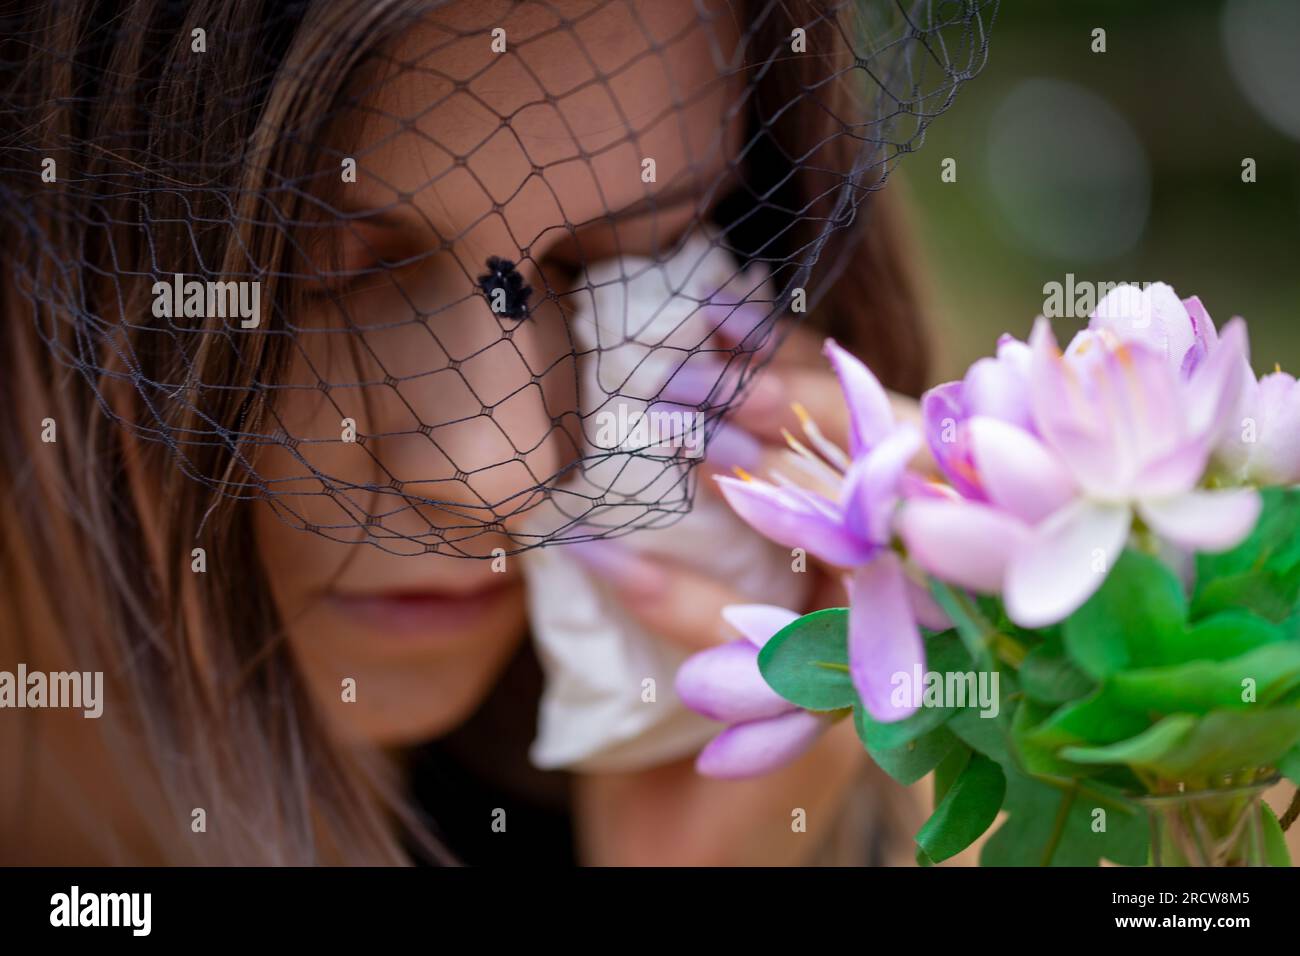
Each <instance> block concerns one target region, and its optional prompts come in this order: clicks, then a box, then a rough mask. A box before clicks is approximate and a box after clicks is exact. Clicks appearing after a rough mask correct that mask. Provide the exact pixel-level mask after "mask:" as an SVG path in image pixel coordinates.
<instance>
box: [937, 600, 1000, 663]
mask: <svg viewBox="0 0 1300 956" xmlns="http://www.w3.org/2000/svg"><path fill="white" fill-rule="evenodd" d="M930 593H931V594H933V595H934V599H935V601H936V602H937V603H938V604H939V607H940V608H941V609H942V610H943V612H944V613H945V614H947V615H948V618H949V620H951V621H952V623H953V625H954V626H955V627H956V629H957V634H958V635H959V636H960V637H961V641H962V644H964V645H965V647H966V651H967V653H968V654H970V657H971V659H972V660H973V661H977V662H979V663H980V666H982V667H988V666H990V660H989V658H990V654H989V641H990V640H991V639H992V638H993V636H994V634H996V633H997V632H996V631H995V630H994V628H993V625H992V624H990V623H989V622H988V621H987V620H986V619H985V618H984V615H983V612H982V611H981V610H980V609H979V607H978V606H975V605H973V604H971V603H970V602H969V601H968V600H967V599H966V597H965V595H963V594H962V593H961V592H958V591H955V590H953V589H952V588H950V587H948V586H947V585H946V584H943V583H942V582H940V581H937V580H931V582H930ZM934 669H935V670H938V668H934Z"/></svg>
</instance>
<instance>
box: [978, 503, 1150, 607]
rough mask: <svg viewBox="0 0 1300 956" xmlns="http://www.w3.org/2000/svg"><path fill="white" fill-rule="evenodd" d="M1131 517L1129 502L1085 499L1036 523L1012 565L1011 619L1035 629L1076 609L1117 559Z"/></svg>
mask: <svg viewBox="0 0 1300 956" xmlns="http://www.w3.org/2000/svg"><path fill="white" fill-rule="evenodd" d="M1132 519H1133V516H1132V512H1131V511H1130V509H1129V507H1128V505H1126V504H1112V503H1102V502H1096V501H1089V500H1087V499H1080V500H1078V501H1076V502H1074V503H1073V504H1070V505H1067V506H1066V507H1064V508H1062V509H1061V510H1060V511H1058V512H1057V513H1056V514H1054V515H1052V516H1051V517H1050V518H1048V519H1047V520H1046V521H1044V522H1043V523H1042V524H1040V525H1038V526H1037V527H1036V528H1034V529H1033V531H1032V532H1030V535H1029V538H1028V540H1027V541H1025V542H1024V544H1023V545H1022V546H1021V547H1019V548H1017V549H1016V552H1015V554H1014V555H1013V556H1012V558H1011V561H1010V563H1009V564H1008V566H1007V578H1006V590H1005V592H1004V595H1003V599H1004V601H1005V603H1006V608H1007V614H1008V616H1009V617H1010V618H1011V620H1013V621H1015V622H1016V623H1017V624H1019V625H1020V626H1021V627H1027V628H1036V627H1045V626H1047V625H1049V624H1055V623H1057V622H1058V621H1061V620H1064V619H1065V618H1067V617H1069V616H1070V615H1071V614H1072V613H1074V611H1075V610H1077V609H1078V608H1079V606H1080V605H1082V604H1083V603H1084V602H1085V601H1087V600H1088V598H1090V597H1091V596H1092V595H1093V593H1094V592H1095V591H1096V590H1097V588H1099V587H1101V583H1102V582H1103V581H1104V580H1105V579H1106V575H1107V574H1108V573H1109V572H1110V569H1111V567H1112V566H1113V565H1114V563H1115V561H1116V560H1118V558H1119V555H1120V552H1121V551H1122V550H1123V548H1124V543H1125V541H1126V540H1127V539H1128V532H1129V528H1130V526H1131V525H1132Z"/></svg>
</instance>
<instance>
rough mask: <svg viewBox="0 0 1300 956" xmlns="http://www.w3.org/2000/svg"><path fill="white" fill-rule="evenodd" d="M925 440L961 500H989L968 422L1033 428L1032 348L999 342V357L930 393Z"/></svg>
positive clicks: (924, 407) (925, 400)
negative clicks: (977, 419)
mask: <svg viewBox="0 0 1300 956" xmlns="http://www.w3.org/2000/svg"><path fill="white" fill-rule="evenodd" d="M921 415H922V418H923V420H924V424H925V436H926V440H927V442H928V444H929V446H930V452H931V454H933V455H934V460H935V461H936V462H938V464H939V468H940V470H941V471H942V472H943V474H944V477H946V478H947V479H948V481H950V482H951V483H952V486H953V487H954V488H955V489H957V491H959V492H960V493H961V494H962V495H964V496H965V497H967V498H970V499H973V500H975V501H984V500H986V497H985V494H984V491H983V489H982V488H981V487H980V484H979V475H978V473H977V471H976V469H975V466H974V463H973V462H972V461H971V449H970V433H969V427H968V425H969V422H970V420H971V418H973V417H975V416H983V417H988V418H995V419H998V420H999V421H1005V422H1010V423H1011V424H1013V425H1018V426H1020V427H1021V428H1025V429H1032V427H1033V423H1032V416H1031V415H1030V411H1029V346H1027V345H1026V344H1025V343H1024V342H1021V341H1020V340H1019V339H1016V338H1015V337H1013V336H1010V335H1004V336H1002V338H1001V339H1000V340H999V341H998V354H997V358H982V359H979V360H978V361H977V362H975V364H974V365H972V366H971V367H970V369H969V370H967V372H966V377H965V378H963V379H962V380H961V381H960V382H949V383H947V384H946V385H940V386H938V387H936V388H932V389H931V390H930V391H928V392H926V393H925V395H924V396H922V399H921Z"/></svg>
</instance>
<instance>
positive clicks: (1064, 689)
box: [1019, 640, 1097, 704]
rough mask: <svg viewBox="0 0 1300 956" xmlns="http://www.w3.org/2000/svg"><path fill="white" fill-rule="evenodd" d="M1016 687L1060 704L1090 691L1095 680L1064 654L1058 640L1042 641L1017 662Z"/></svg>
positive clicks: (1039, 697)
mask: <svg viewBox="0 0 1300 956" xmlns="http://www.w3.org/2000/svg"><path fill="white" fill-rule="evenodd" d="M1019 674H1020V687H1021V689H1022V690H1023V691H1024V692H1025V695H1026V696H1027V697H1030V698H1032V699H1034V700H1036V701H1039V702H1041V703H1044V704H1064V703H1066V702H1068V701H1071V700H1075V699H1076V698H1079V697H1082V696H1083V695H1085V694H1087V693H1089V692H1091V691H1092V689H1093V688H1094V687H1096V686H1097V682H1096V681H1094V680H1093V679H1092V678H1091V677H1089V676H1088V675H1087V674H1086V673H1085V672H1083V671H1082V670H1080V669H1079V668H1078V667H1076V666H1075V665H1074V663H1073V662H1072V661H1071V660H1070V659H1069V658H1068V657H1066V656H1065V648H1064V647H1062V645H1061V642H1060V641H1059V640H1058V641H1044V642H1043V643H1042V644H1040V645H1039V646H1038V647H1035V648H1034V649H1033V650H1031V651H1030V652H1029V654H1028V655H1027V656H1026V657H1025V660H1024V663H1022V664H1021V665H1020V671H1019Z"/></svg>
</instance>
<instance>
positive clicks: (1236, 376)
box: [1185, 319, 1253, 446]
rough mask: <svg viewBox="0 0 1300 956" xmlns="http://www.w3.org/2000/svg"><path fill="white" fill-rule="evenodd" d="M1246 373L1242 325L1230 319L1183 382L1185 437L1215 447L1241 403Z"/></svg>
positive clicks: (1246, 347) (1246, 345) (1247, 362)
mask: <svg viewBox="0 0 1300 956" xmlns="http://www.w3.org/2000/svg"><path fill="white" fill-rule="evenodd" d="M1252 374H1253V373H1252V372H1251V370H1250V342H1249V340H1248V338H1247V335H1246V323H1245V322H1243V321H1242V320H1241V319H1233V320H1232V321H1231V322H1229V323H1228V324H1227V325H1225V326H1224V327H1223V332H1222V333H1221V335H1220V337H1219V344H1218V347H1217V348H1215V349H1214V351H1213V352H1211V353H1210V354H1209V355H1208V356H1207V357H1206V359H1205V361H1204V362H1202V363H1201V364H1200V366H1199V367H1198V368H1197V369H1196V372H1195V373H1194V374H1193V375H1192V377H1191V378H1190V379H1188V381H1187V387H1186V389H1185V394H1186V412H1185V414H1186V416H1187V422H1188V431H1189V434H1190V435H1192V436H1194V437H1196V438H1198V439H1201V440H1203V441H1205V442H1207V443H1208V444H1209V445H1210V446H1213V445H1215V444H1217V443H1218V442H1219V441H1220V439H1221V438H1222V437H1223V436H1224V434H1225V433H1226V432H1227V430H1228V429H1229V428H1231V427H1232V426H1233V424H1234V423H1233V421H1232V419H1233V417H1234V416H1233V414H1232V413H1233V411H1235V410H1236V408H1237V406H1238V404H1239V403H1240V401H1241V396H1242V384H1243V381H1244V377H1245V376H1249V375H1252Z"/></svg>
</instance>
